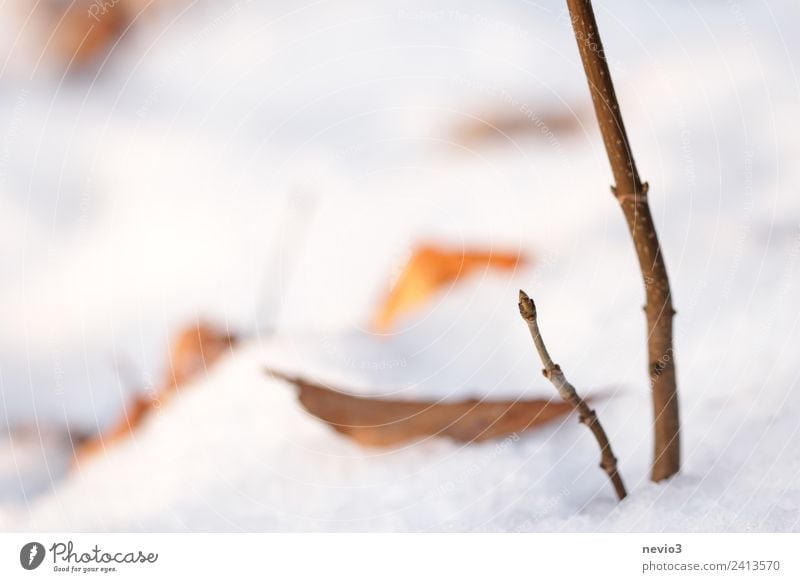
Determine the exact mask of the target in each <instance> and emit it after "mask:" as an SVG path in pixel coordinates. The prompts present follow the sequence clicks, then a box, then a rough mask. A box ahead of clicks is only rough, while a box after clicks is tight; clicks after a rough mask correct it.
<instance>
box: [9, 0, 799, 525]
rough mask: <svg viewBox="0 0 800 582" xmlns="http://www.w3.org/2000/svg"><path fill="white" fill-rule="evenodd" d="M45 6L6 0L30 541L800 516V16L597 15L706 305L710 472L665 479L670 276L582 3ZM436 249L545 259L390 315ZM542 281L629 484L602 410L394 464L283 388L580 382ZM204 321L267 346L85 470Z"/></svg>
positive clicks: (703, 394) (638, 148) (663, 227)
mask: <svg viewBox="0 0 800 582" xmlns="http://www.w3.org/2000/svg"><path fill="white" fill-rule="evenodd" d="M151 4H152V5H151ZM33 5H34V3H31V2H27V1H24V0H6V1H5V2H3V3H0V11H1V12H2V15H3V16H2V18H0V322H2V325H0V394H1V395H2V398H1V399H0V404H1V405H2V409H0V528H3V529H10V530H24V529H57V530H70V529H79V530H87V529H89V530H178V531H193V530H257V531H262V530H367V531H372V530H445V531H466V530H476V529H477V530H502V531H528V530H545V531H562V530H580V531H595V530H600V531H606V530H621V531H638V530H654V531H662V530H677V531H682V530H701V531H709V530H735V531H750V530H768V531H773V530H777V531H797V530H798V529H800V447H797V442H798V436H800V435H799V434H798V432H799V431H800V424H799V423H798V422H797V418H798V415H800V397H799V396H798V394H800V386H798V380H799V379H800V368H798V362H800V359H799V358H798V355H800V329H798V319H799V318H800V317H799V314H800V310H798V297H800V271H799V270H798V261H799V260H800V195H799V194H800V163H799V162H800V137H798V131H797V128H798V121H800V116H799V115H798V113H800V107H799V106H800V102H799V101H798V99H799V98H800V81H798V76H797V70H796V67H795V60H796V59H797V57H798V56H800V37H798V36H797V35H796V34H794V28H793V23H796V22H798V21H799V20H800V5H799V4H798V3H797V2H796V1H794V0H784V1H776V2H766V1H756V2H744V1H741V0H738V1H737V0H730V1H728V0H716V1H714V0H696V1H690V0H687V1H681V2H674V1H669V0H651V1H648V2H626V1H623V0H597V1H596V2H595V10H596V12H597V18H598V21H599V25H600V29H601V32H602V34H603V39H604V42H605V47H606V52H607V54H608V55H609V61H610V64H611V67H612V72H613V74H614V78H615V81H616V84H617V93H618V95H619V98H620V101H621V105H622V108H623V113H624V116H625V120H626V123H627V125H628V132H629V135H630V138H631V142H632V146H633V151H634V154H635V156H636V159H637V162H638V165H639V168H640V171H641V173H642V176H643V178H644V179H646V180H647V181H649V183H650V185H651V204H652V205H653V208H652V210H653V213H654V216H655V220H656V224H657V227H658V229H659V234H660V237H661V240H662V246H663V248H664V252H665V255H666V260H667V267H668V269H669V272H670V276H671V278H672V283H673V290H674V302H675V305H676V308H677V310H678V316H677V318H676V325H677V329H676V349H677V356H676V361H677V370H678V376H679V388H680V390H681V396H682V400H681V410H682V414H683V421H684V456H685V469H684V471H683V473H682V474H681V475H680V476H679V477H677V478H675V479H674V480H672V481H671V482H669V483H667V484H663V485H658V486H657V485H653V484H651V483H649V481H648V467H649V462H650V454H651V447H652V441H651V438H652V436H651V429H650V422H651V412H650V402H649V394H648V392H647V377H646V363H645V353H644V346H645V340H644V335H645V333H644V332H645V329H644V316H643V313H642V310H641V305H642V303H643V295H644V294H643V290H642V287H641V282H640V277H639V273H638V268H637V264H636V259H635V255H634V252H633V248H632V246H631V244H630V241H629V235H628V233H627V231H626V228H625V224H624V221H623V218H622V214H621V212H620V210H619V208H618V206H617V204H616V202H615V200H614V199H613V198H612V196H611V194H610V192H609V189H608V186H609V185H610V181H611V176H610V171H609V169H608V163H607V160H606V157H605V152H604V150H603V146H602V141H601V140H600V136H599V133H598V131H597V129H596V124H595V122H594V119H593V114H592V111H591V103H590V100H589V93H588V89H587V87H586V81H585V78H584V76H583V72H582V69H581V66H580V62H579V58H578V52H577V49H576V46H575V41H574V39H573V37H572V33H571V28H570V24H569V20H568V17H567V15H566V13H565V8H564V3H563V2H561V1H557V0H541V1H538V2H527V1H526V2H523V1H519V0H500V1H494V2H476V1H449V0H436V1H435V2H423V1H417V0H412V1H410V2H387V1H379V2H354V1H344V0H342V1H328V2H321V1H316V2H304V1H301V2H297V1H293V2H287V1H271V2H249V1H239V2H233V1H227V2H226V1H215V2H211V1H202V0H198V1H195V2H184V1H181V0H160V1H159V0H154V2H147V1H146V0H130V1H129V2H127V3H126V2H125V0H122V1H121V2H119V3H116V4H115V3H113V2H106V3H105V4H102V3H100V4H98V3H96V2H95V3H90V2H85V3H83V4H81V2H80V1H78V0H76V1H75V2H72V3H70V2H68V1H67V0H64V1H56V0H48V1H47V2H40V3H36V4H35V6H36V7H35V8H34V7H33ZM45 5H50V6H51V9H49V11H48V10H44V8H43V7H44V6H45ZM65 6H73V7H75V6H77V7H78V8H76V9H75V10H76V11H72V12H69V13H68V14H69V17H63V15H64V14H67V13H65V12H64V7H65ZM92 6H94V8H92ZM99 7H103V8H105V9H106V12H105V13H101V12H102V11H101V10H100V9H99ZM123 16H124V17H123ZM87 23H88V24H87ZM492 125H494V126H499V127H507V128H508V131H505V130H504V131H502V132H501V131H492V130H491V126H492ZM431 241H433V242H435V243H437V244H442V245H449V246H451V247H455V248H461V247H464V248H467V247H481V248H485V249H499V250H508V249H512V250H520V251H521V252H523V253H525V254H526V255H529V256H530V257H532V261H531V264H530V265H529V266H528V267H525V268H523V269H519V270H517V271H516V272H514V273H513V274H508V273H504V274H502V273H494V272H492V271H488V270H487V271H486V272H485V273H482V274H481V275H479V276H477V277H473V278H471V279H469V280H467V281H464V282H462V283H459V284H458V285H454V286H452V287H451V288H450V289H449V290H448V291H447V292H446V293H443V294H442V295H441V296H440V297H437V298H436V299H435V301H434V302H433V303H431V304H430V305H429V306H428V307H427V308H426V309H424V310H422V311H420V312H419V313H417V314H416V315H414V316H412V317H409V318H407V319H405V320H404V321H402V322H401V323H400V324H399V325H398V327H397V329H396V330H395V331H394V332H393V333H391V334H389V335H385V336H380V335H376V334H374V333H372V332H370V328H369V321H370V317H371V314H372V313H373V312H374V310H375V308H376V305H378V303H379V302H380V300H381V298H382V296H383V295H384V294H385V292H386V290H387V288H388V287H389V286H390V285H391V282H392V280H393V277H396V274H397V272H398V269H399V268H400V267H401V266H402V264H403V262H404V260H405V259H406V258H407V257H408V255H409V254H410V252H411V251H412V249H413V248H414V247H415V246H416V245H417V244H420V243H424V242H431ZM520 287H522V288H525V289H526V290H528V291H529V292H530V293H531V294H532V295H533V296H534V297H535V298H536V300H537V304H538V305H539V307H540V311H541V323H542V326H543V331H544V333H545V334H546V336H547V337H548V340H549V342H548V343H549V344H550V348H551V350H552V351H553V353H554V355H555V357H556V360H557V361H559V362H560V363H561V364H562V366H563V367H564V369H565V370H566V371H567V374H568V376H569V377H570V378H571V380H572V381H573V382H574V383H575V384H576V386H578V387H579V388H582V389H584V390H585V391H586V392H587V393H592V392H600V391H602V392H603V393H605V394H609V395H610V397H609V398H607V399H605V400H603V401H602V402H600V403H599V404H598V406H599V409H600V413H601V417H602V418H603V419H604V424H605V426H606V429H607V430H608V432H609V433H610V436H611V439H612V442H613V443H614V446H615V449H616V452H617V454H618V456H619V458H620V463H621V465H620V466H621V470H622V472H623V474H624V475H625V477H626V479H627V482H628V485H629V490H630V492H631V496H630V498H629V499H628V500H626V501H625V503H623V504H622V505H617V504H616V503H615V501H614V499H613V498H612V496H611V491H610V488H609V487H608V485H607V483H606V482H605V479H604V476H603V474H602V472H600V471H599V470H597V467H596V464H597V451H596V445H595V443H594V442H592V441H591V439H590V438H589V437H588V434H587V433H585V429H584V428H583V427H580V426H579V425H578V424H577V423H576V422H575V419H574V418H568V419H566V420H564V421H563V422H561V423H557V424H555V425H553V426H551V427H547V428H544V429H541V430H539V431H537V432H535V433H531V434H530V435H527V436H523V437H522V438H519V439H514V440H511V441H502V442H500V443H485V444H481V445H468V446H464V445H456V444H453V443H450V442H447V441H444V440H428V441H425V442H422V443H417V444H414V445H413V446H407V447H401V448H399V449H391V450H374V449H362V448H359V447H358V446H357V445H355V444H353V443H351V442H349V441H346V440H344V439H343V438H342V437H340V436H338V435H336V434H334V433H333V432H332V431H330V430H329V429H328V428H327V427H325V426H324V425H322V424H320V423H319V422H317V421H316V420H315V419H313V418H310V417H309V416H308V415H307V414H306V413H305V412H304V411H302V409H300V408H299V407H298V405H297V404H296V402H295V397H294V395H293V391H292V390H291V389H290V388H289V387H288V386H286V385H284V384H282V383H280V382H276V381H273V380H269V379H267V378H266V377H265V376H264V375H263V373H262V368H263V366H264V365H265V364H270V365H274V366H276V367H281V368H284V369H291V370H298V371H303V372H304V373H307V374H309V375H312V376H313V377H316V378H318V379H322V380H325V381H332V382H338V383H339V384H345V385H352V386H353V387H357V388H363V389H365V390H366V389H370V390H372V391H376V392H387V393H392V394H394V395H395V396H399V397H431V398H442V399H452V398H457V397H463V396H477V397H480V398H500V397H508V396H512V397H516V396H522V395H525V396H544V397H549V396H551V395H552V389H551V388H550V387H549V386H547V385H546V384H545V381H544V379H543V378H541V376H540V375H539V374H538V369H539V363H538V362H537V361H536V358H535V354H534V352H533V349H532V346H531V345H530V340H529V338H528V337H527V331H526V329H525V327H524V325H522V324H521V322H520V321H519V317H518V314H517V311H516V309H517V308H516V294H517V289H519V288H520ZM198 319H202V320H207V321H211V322H214V323H215V324H216V325H218V326H220V327H222V328H226V329H228V330H230V331H231V332H234V333H237V334H239V335H241V336H242V337H244V338H246V339H245V341H244V344H243V345H242V346H241V348H239V349H238V350H237V351H236V352H235V353H234V354H233V356H232V357H229V358H226V359H225V360H224V361H222V362H220V364H219V366H217V367H214V368H213V369H211V370H210V372H209V373H208V374H205V375H204V376H203V377H202V378H201V379H199V381H198V382H196V384H195V385H194V386H193V387H192V389H191V390H186V391H183V392H181V393H180V396H179V398H177V399H176V401H174V402H170V403H169V406H168V407H164V408H163V409H162V410H161V411H160V412H159V414H158V415H156V417H155V418H153V419H151V420H149V421H148V423H147V424H146V425H145V426H143V427H142V428H141V430H140V431H139V432H137V434H136V436H135V438H133V439H130V440H129V441H127V442H123V443H119V444H118V445H116V446H114V447H109V448H108V449H107V450H105V451H103V452H102V453H101V454H99V455H97V456H96V457H95V458H93V459H92V460H91V461H89V462H86V463H81V464H80V466H79V467H71V466H70V465H71V457H72V446H71V444H70V441H69V438H68V437H67V434H68V433H72V434H73V435H74V434H77V433H82V434H89V435H91V434H96V433H98V432H100V431H102V430H104V429H105V428H107V427H108V426H109V425H111V424H113V422H114V421H115V419H117V418H119V416H120V414H122V411H123V410H124V407H125V406H126V404H127V403H128V402H129V401H130V398H131V397H132V396H133V395H134V394H136V393H140V394H141V393H144V392H146V390H147V389H148V387H152V386H153V385H154V384H156V383H157V382H158V379H159V378H160V377H161V376H162V375H163V374H164V370H165V366H166V354H167V347H168V343H169V340H170V338H171V337H173V336H174V334H175V332H176V331H177V330H179V329H181V328H182V327H184V326H185V325H187V323H188V324H191V323H192V322H193V321H196V320H198Z"/></svg>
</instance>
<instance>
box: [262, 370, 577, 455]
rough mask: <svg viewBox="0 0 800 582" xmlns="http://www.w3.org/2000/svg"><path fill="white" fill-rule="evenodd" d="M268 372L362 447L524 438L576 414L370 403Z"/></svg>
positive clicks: (557, 407) (533, 405)
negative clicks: (441, 439) (431, 439)
mask: <svg viewBox="0 0 800 582" xmlns="http://www.w3.org/2000/svg"><path fill="white" fill-rule="evenodd" d="M267 373H268V374H269V375H270V376H272V377H274V378H278V379H281V380H285V381H286V382H289V383H291V384H293V385H294V386H295V387H296V388H297V391H298V398H299V400H300V403H301V404H302V405H303V407H304V408H305V409H306V410H307V411H308V412H309V413H311V414H312V415H314V416H316V417H317V418H319V419H320V420H322V421H323V422H325V423H327V424H329V425H330V426H331V427H332V428H333V429H334V430H336V431H337V432H339V433H341V434H343V435H345V436H347V437H349V438H351V439H353V440H354V441H356V442H357V443H359V444H362V445H367V446H375V447H386V446H392V445H399V444H401V443H404V442H408V441H413V440H417V439H420V438H424V437H428V436H443V437H449V438H451V439H453V440H456V441H460V442H481V441H485V440H489V439H494V438H501V437H506V436H509V435H513V434H520V433H522V432H524V431H527V430H531V429H534V428H536V427H538V426H542V425H543V424H546V423H548V422H551V421H553V420H556V419H558V418H561V417H563V416H564V415H566V414H568V413H569V412H570V411H571V410H572V407H571V406H570V405H569V404H567V403H565V402H561V401H550V400H509V401H479V400H462V401H459V402H434V401H424V400H392V399H388V398H369V397H363V396H354V395H352V394H347V393H344V392H342V391H340V390H338V389H335V388H328V387H326V386H322V385H320V384H317V383H315V382H312V381H310V380H307V379H304V378H299V377H294V376H289V375H286V374H283V373H280V372H275V371H273V370H267Z"/></svg>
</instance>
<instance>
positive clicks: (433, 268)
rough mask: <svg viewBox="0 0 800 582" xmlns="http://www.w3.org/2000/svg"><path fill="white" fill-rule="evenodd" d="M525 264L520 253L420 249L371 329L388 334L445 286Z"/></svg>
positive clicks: (414, 254) (511, 269) (432, 247)
mask: <svg viewBox="0 0 800 582" xmlns="http://www.w3.org/2000/svg"><path fill="white" fill-rule="evenodd" d="M525 262H526V261H525V258H524V257H523V256H522V255H521V254H520V253H518V252H498V251H492V250H488V251H486V250H479V249H472V250H468V249H446V248H441V247H438V246H433V245H424V246H420V247H418V248H417V249H416V250H415V251H414V253H413V254H412V256H411V258H410V259H409V261H408V262H407V263H406V265H405V267H404V268H403V271H402V273H401V275H400V277H399V279H398V280H397V283H396V284H395V285H394V287H393V288H392V290H391V291H390V292H389V294H388V295H387V296H386V298H385V299H384V301H383V302H382V303H381V305H380V306H379V307H378V310H377V312H376V313H375V316H374V319H373V324H372V327H373V329H374V330H375V331H377V332H380V333H387V332H389V331H391V329H392V328H393V326H394V324H395V322H396V321H397V320H398V319H399V318H401V317H403V316H404V315H407V314H409V313H411V312H413V311H415V310H417V309H419V308H420V307H421V306H422V305H424V304H425V303H426V302H427V301H428V300H429V299H430V298H431V297H432V296H433V295H435V294H436V293H438V292H440V291H442V290H443V289H444V288H445V287H446V286H448V285H452V284H453V283H455V282H457V281H459V280H461V279H464V278H466V277H469V276H470V275H473V274H475V273H478V272H481V271H485V270H487V269H499V270H504V271H513V270H514V269H516V268H517V267H518V266H520V265H521V264H524V263H525Z"/></svg>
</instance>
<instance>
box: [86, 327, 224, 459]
mask: <svg viewBox="0 0 800 582" xmlns="http://www.w3.org/2000/svg"><path fill="white" fill-rule="evenodd" d="M235 342H236V339H235V338H234V337H233V336H231V335H229V334H228V333H226V332H223V331H222V330H219V329H217V328H215V327H213V326H211V325H208V324H205V323H198V324H196V325H193V326H191V327H188V328H186V329H185V330H183V331H182V332H181V333H180V334H178V336H177V337H176V338H175V341H174V342H173V344H172V348H171V349H170V354H169V366H168V371H167V374H166V377H165V378H164V381H163V382H162V383H161V385H160V386H159V387H158V388H157V389H156V390H155V391H153V392H150V393H149V394H146V395H141V396H137V397H136V398H135V399H134V400H133V402H131V403H130V404H128V405H127V406H126V407H125V410H124V411H123V417H122V418H121V419H120V420H119V421H118V422H117V423H116V424H115V425H113V426H112V427H111V428H110V429H108V430H106V431H105V432H104V433H102V434H100V435H97V436H96V437H94V438H90V439H87V440H86V441H85V442H84V443H82V444H81V445H80V447H79V448H78V449H77V452H76V460H78V461H80V460H81V459H82V458H84V457H87V456H90V455H92V454H94V453H96V452H98V451H100V450H102V449H104V448H105V447H107V446H109V445H112V444H114V443H116V442H119V441H121V440H123V439H125V438H127V437H128V436H130V434H131V433H133V431H134V430H136V428H138V427H139V426H140V425H141V424H142V423H143V422H144V420H145V419H146V418H147V417H148V416H150V415H151V414H152V413H153V412H154V411H156V410H158V409H159V408H161V407H162V406H164V404H166V403H167V402H169V400H170V399H171V398H172V397H173V396H174V395H175V393H176V392H177V391H178V389H179V388H180V387H181V386H182V385H183V384H185V383H187V382H189V381H190V380H192V379H193V378H195V377H197V376H198V375H200V374H201V373H203V372H205V371H207V370H208V368H209V367H210V366H212V365H213V364H214V363H215V362H217V361H218V360H219V359H220V358H221V357H222V356H223V355H225V353H227V352H229V351H230V350H231V349H232V347H233V345H234V344H235Z"/></svg>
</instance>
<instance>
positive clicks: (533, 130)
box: [451, 106, 582, 146]
mask: <svg viewBox="0 0 800 582" xmlns="http://www.w3.org/2000/svg"><path fill="white" fill-rule="evenodd" d="M581 127H582V126H581V118H580V112H578V113H576V112H575V111H574V110H572V109H564V110H563V111H561V110H559V111H552V110H551V111H546V112H542V113H538V112H534V111H532V110H530V109H527V108H525V107H522V106H521V107H519V108H515V109H513V110H511V111H489V112H487V113H485V114H483V115H481V116H479V117H474V118H470V119H468V120H467V121H466V122H465V123H463V124H461V125H458V126H456V127H455V129H454V130H453V132H452V135H451V139H452V140H453V141H454V142H456V143H459V144H462V145H466V146H474V145H477V144H478V143H480V142H484V141H488V140H492V139H502V140H515V139H520V138H527V137H537V138H541V139H543V140H546V141H550V142H553V143H556V142H557V140H559V139H561V138H563V137H565V136H568V135H572V134H576V133H578V132H580V131H581Z"/></svg>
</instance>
